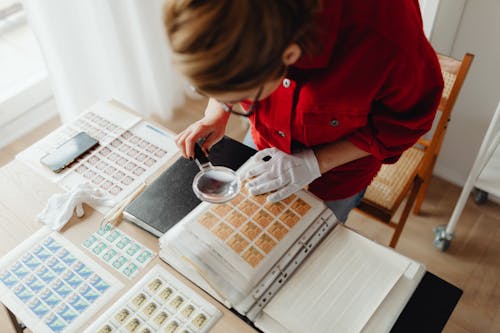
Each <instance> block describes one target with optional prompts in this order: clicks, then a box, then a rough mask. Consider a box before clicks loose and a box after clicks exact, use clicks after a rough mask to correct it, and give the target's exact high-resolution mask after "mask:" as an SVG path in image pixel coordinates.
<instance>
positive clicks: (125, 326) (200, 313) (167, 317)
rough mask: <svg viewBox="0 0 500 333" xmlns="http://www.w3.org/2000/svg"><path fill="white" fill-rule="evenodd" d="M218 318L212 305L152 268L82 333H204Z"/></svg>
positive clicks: (157, 268) (173, 278) (177, 281)
mask: <svg viewBox="0 0 500 333" xmlns="http://www.w3.org/2000/svg"><path fill="white" fill-rule="evenodd" d="M221 316H222V313H221V312H220V311H219V310H218V309H217V308H216V307H215V306H213V305H212V304H210V303H209V302H207V301H206V300H204V299H203V298H202V297H201V296H199V295H198V294H196V293H195V292H194V291H193V290H192V289H190V288H189V287H188V286H186V285H185V284H184V283H182V282H181V281H179V280H178V279H176V278H175V277H174V276H173V275H171V274H170V273H169V272H168V271H166V270H165V269H164V268H162V267H160V266H155V267H153V269H151V270H150V271H149V272H148V273H147V274H146V275H145V276H144V277H143V278H142V279H141V280H140V281H139V282H137V283H136V284H135V286H134V287H133V288H132V289H131V290H130V291H129V292H127V293H126V294H125V295H123V297H122V298H120V299H119V300H118V301H117V302H116V303H115V304H114V305H113V306H112V307H111V308H109V309H108V310H107V311H106V312H105V313H103V315H102V316H101V317H99V318H98V319H97V321H96V322H95V323H94V324H92V325H91V326H90V327H89V328H88V329H87V330H85V333H96V332H98V333H111V332H140V333H154V332H166V333H205V332H208V331H209V330H210V328H211V327H212V326H213V325H214V324H215V323H216V322H217V320H218V319H219V318H220V317H221Z"/></svg>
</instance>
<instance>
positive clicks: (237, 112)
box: [220, 86, 263, 117]
mask: <svg viewBox="0 0 500 333" xmlns="http://www.w3.org/2000/svg"><path fill="white" fill-rule="evenodd" d="M262 88H263V86H261V87H260V88H259V91H257V95H256V96H255V98H254V99H253V102H252V105H250V108H249V109H248V111H244V110H241V111H240V110H234V109H233V105H232V104H229V103H220V105H221V106H222V108H223V109H224V111H226V112H229V113H233V114H235V115H238V116H243V117H250V116H251V115H252V114H253V113H254V112H255V110H256V109H257V103H258V102H259V98H260V95H261V94H262Z"/></svg>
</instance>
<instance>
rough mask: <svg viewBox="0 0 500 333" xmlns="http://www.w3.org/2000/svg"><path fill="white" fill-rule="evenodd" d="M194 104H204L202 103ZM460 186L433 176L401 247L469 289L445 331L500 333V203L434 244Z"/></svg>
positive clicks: (37, 133)
mask: <svg viewBox="0 0 500 333" xmlns="http://www.w3.org/2000/svg"><path fill="white" fill-rule="evenodd" d="M193 103H194V104H195V105H199V103H200V102H193ZM198 110H199V107H198ZM200 112H201V111H196V112H195V113H194V114H191V115H189V116H187V117H186V116H185V115H184V116H183V115H177V116H176V119H177V120H175V122H172V123H169V124H167V126H168V127H169V128H171V129H173V130H175V131H179V130H181V129H182V128H184V127H185V126H186V125H187V124H189V122H190V121H193V120H194V119H197V118H198V117H199V115H200ZM59 125H60V123H59V121H58V119H53V120H51V121H49V122H48V123H46V124H45V125H44V126H42V127H41V128H38V129H36V130H34V131H33V132H32V133H30V134H29V135H27V136H26V137H23V138H21V139H20V140H17V141H16V142H14V143H13V144H11V145H9V146H7V147H5V148H4V149H0V166H1V165H3V164H5V163H7V162H8V161H9V160H11V159H13V158H14V157H15V155H16V154H17V152H19V151H21V150H23V149H24V148H26V147H28V146H29V145H30V144H32V143H33V142H35V141H37V140H38V139H40V138H41V137H43V136H45V135H46V134H47V133H49V132H50V131H52V130H53V129H54V128H56V127H57V126H59ZM244 126H245V124H242V123H241V122H238V121H233V122H232V123H231V126H230V127H231V131H230V135H231V136H233V137H236V138H238V139H241V137H242V133H243V132H242V131H243V130H244ZM460 190H461V189H460V188H459V187H457V186H455V185H453V184H450V183H448V182H446V181H444V180H442V179H440V178H433V179H432V181H431V184H430V186H429V191H428V193H427V196H426V198H425V202H424V205H423V207H422V213H421V215H419V216H415V215H411V216H410V218H409V219H408V222H407V225H406V227H405V229H404V231H403V234H402V236H401V238H400V240H399V243H398V246H397V248H396V249H397V250H398V251H399V252H401V253H402V254H404V255H407V256H408V257H411V258H413V259H415V260H418V261H420V262H422V263H424V264H425V265H426V266H427V270H429V271H430V272H432V273H434V274H436V275H438V276H439V277H441V278H443V279H445V280H447V281H448V282H450V283H452V284H454V285H456V286H458V287H459V288H461V289H463V290H464V294H463V296H462V298H461V300H460V302H459V304H458V306H457V307H456V308H455V311H454V312H453V314H452V316H451V318H450V320H449V322H448V324H447V326H446V327H445V330H444V332H458V333H461V332H470V333H472V332H478V333H479V332H481V333H483V332H485V333H486V332H491V333H494V332H500V205H498V204H495V203H492V202H488V203H486V204H485V205H482V206H477V205H476V204H475V203H474V202H473V201H472V199H469V201H468V203H467V205H466V207H465V210H464V212H463V214H462V216H461V218H460V220H459V221H458V225H457V228H456V231H455V234H456V236H455V239H454V240H453V241H452V243H451V247H450V248H449V250H448V251H447V252H440V251H439V250H437V249H436V248H434V247H433V245H432V240H433V237H434V234H433V232H432V228H433V227H435V226H437V225H441V224H446V223H447V222H448V219H449V217H450V215H451V212H452V210H453V208H454V206H455V203H456V201H457V199H458V196H459V195H460ZM347 225H348V226H351V227H353V228H355V229H357V230H359V231H360V233H362V234H364V235H365V236H367V237H369V238H372V239H374V240H376V241H378V242H380V243H383V244H387V243H388V241H389V238H390V235H389V234H390V232H391V231H392V229H388V228H387V227H386V226H384V225H382V224H380V223H377V222H374V221H372V220H369V219H368V218H366V217H364V216H362V215H360V214H359V213H357V212H353V213H351V215H350V217H349V219H348V223H347ZM0 234H4V230H0ZM0 332H1V333H3V332H14V330H13V328H11V326H10V323H9V320H8V317H7V314H6V313H5V311H4V310H3V309H0Z"/></svg>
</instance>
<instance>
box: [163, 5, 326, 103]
mask: <svg viewBox="0 0 500 333" xmlns="http://www.w3.org/2000/svg"><path fill="white" fill-rule="evenodd" d="M317 8H318V1H317V0H167V2H166V4H165V6H164V24H165V29H166V32H167V36H168V38H169V41H170V46H171V48H172V51H173V61H174V63H175V65H176V66H177V67H178V69H179V70H180V71H181V73H182V74H184V75H185V76H186V77H187V78H188V80H189V81H190V82H191V84H192V85H193V86H194V87H195V88H196V89H198V90H200V91H202V92H204V93H207V94H211V93H220V92H227V91H244V90H249V89H253V88H255V87H257V86H259V85H261V84H263V83H264V82H265V81H267V80H270V79H275V78H278V77H280V76H282V75H283V74H284V73H285V71H286V67H285V65H284V63H283V60H282V54H283V52H284V51H285V49H286V47H288V46H289V45H290V44H291V43H298V44H299V46H301V48H302V50H303V52H307V50H308V49H309V44H310V42H311V39H310V36H309V35H310V34H309V31H310V27H311V22H312V16H313V12H314V11H315V10H316V9H317Z"/></svg>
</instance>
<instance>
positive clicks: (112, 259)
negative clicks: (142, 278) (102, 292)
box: [82, 224, 156, 279]
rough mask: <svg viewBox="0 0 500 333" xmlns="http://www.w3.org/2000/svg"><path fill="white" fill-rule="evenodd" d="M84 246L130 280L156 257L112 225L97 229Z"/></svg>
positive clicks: (151, 251)
mask: <svg viewBox="0 0 500 333" xmlns="http://www.w3.org/2000/svg"><path fill="white" fill-rule="evenodd" d="M82 246H83V247H84V248H86V249H87V250H89V251H90V252H91V253H92V254H94V255H95V256H97V257H98V258H99V259H100V260H101V261H103V262H105V263H106V264H107V265H108V266H109V267H111V268H113V269H114V270H116V271H118V272H120V274H122V275H123V276H126V277H127V278H129V279H132V278H133V277H134V276H135V275H136V274H137V273H138V272H139V270H140V269H141V268H144V267H145V266H146V265H147V264H148V263H149V262H150V261H151V260H152V259H153V258H154V257H155V256H156V253H155V252H153V250H151V249H149V248H147V247H146V246H145V245H143V244H141V243H139V242H138V241H136V240H135V239H133V238H132V237H131V236H129V235H127V234H126V233H125V232H123V231H121V230H119V229H117V228H114V227H112V226H111V225H110V224H105V225H103V226H102V227H100V228H99V229H97V231H96V232H94V233H93V234H92V235H91V236H90V237H89V238H88V239H86V240H85V241H84V242H83V243H82Z"/></svg>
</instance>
